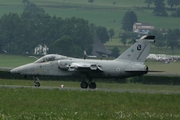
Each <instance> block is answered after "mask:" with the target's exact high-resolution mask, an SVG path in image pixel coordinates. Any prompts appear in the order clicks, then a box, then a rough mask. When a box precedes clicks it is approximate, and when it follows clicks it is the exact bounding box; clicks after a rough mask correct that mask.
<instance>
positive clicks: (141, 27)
mask: <svg viewBox="0 0 180 120" xmlns="http://www.w3.org/2000/svg"><path fill="white" fill-rule="evenodd" d="M152 30H154V26H151V25H149V24H148V23H134V25H133V32H134V33H138V34H142V35H147V34H148V33H149V32H150V31H152Z"/></svg>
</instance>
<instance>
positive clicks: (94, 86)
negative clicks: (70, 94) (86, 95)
mask: <svg viewBox="0 0 180 120" xmlns="http://www.w3.org/2000/svg"><path fill="white" fill-rule="evenodd" d="M88 86H89V88H90V89H96V83H95V82H85V81H83V82H81V88H83V89H86V88H88Z"/></svg>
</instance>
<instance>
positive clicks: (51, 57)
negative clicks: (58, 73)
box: [35, 56, 55, 63]
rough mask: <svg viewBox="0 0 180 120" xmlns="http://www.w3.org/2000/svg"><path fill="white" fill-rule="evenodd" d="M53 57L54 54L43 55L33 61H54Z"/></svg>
mask: <svg viewBox="0 0 180 120" xmlns="http://www.w3.org/2000/svg"><path fill="white" fill-rule="evenodd" d="M54 59H55V56H44V57H41V58H40V59H38V60H36V61H35V63H43V62H49V61H54Z"/></svg>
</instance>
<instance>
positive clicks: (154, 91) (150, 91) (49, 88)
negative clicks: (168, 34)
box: [0, 85, 180, 94]
mask: <svg viewBox="0 0 180 120" xmlns="http://www.w3.org/2000/svg"><path fill="white" fill-rule="evenodd" d="M0 88H12V89H17V88H28V89H46V90H55V89H56V90H72V91H73V90H79V91H104V92H120V93H125V92H127V93H147V94H180V91H175V92H174V91H158V90H136V89H127V90H125V89H106V88H96V89H82V88H72V87H64V88H60V87H52V86H41V87H34V86H20V85H0Z"/></svg>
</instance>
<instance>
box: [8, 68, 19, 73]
mask: <svg viewBox="0 0 180 120" xmlns="http://www.w3.org/2000/svg"><path fill="white" fill-rule="evenodd" d="M10 73H19V71H18V69H16V68H14V69H12V70H10Z"/></svg>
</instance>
